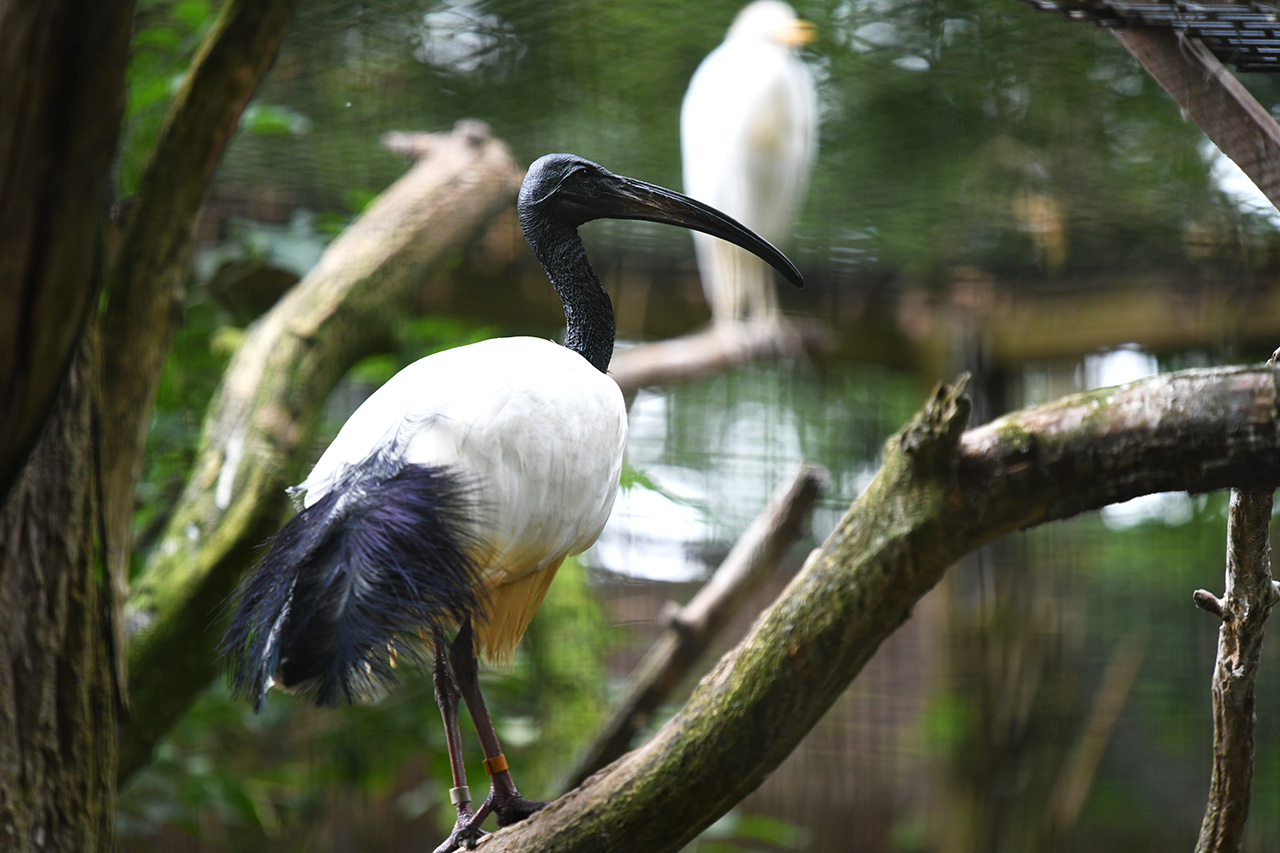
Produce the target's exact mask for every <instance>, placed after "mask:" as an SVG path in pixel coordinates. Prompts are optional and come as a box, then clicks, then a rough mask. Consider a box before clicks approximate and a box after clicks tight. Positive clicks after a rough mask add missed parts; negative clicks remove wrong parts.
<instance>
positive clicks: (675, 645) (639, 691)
mask: <svg viewBox="0 0 1280 853" xmlns="http://www.w3.org/2000/svg"><path fill="white" fill-rule="evenodd" d="M826 485H827V474H826V472H825V471H822V470H821V469H818V468H814V467H811V466H808V465H803V466H801V468H800V470H799V471H797V472H796V475H795V476H794V477H793V478H792V479H791V481H790V482H789V483H785V484H783V485H782V486H781V487H780V488H779V489H778V490H777V491H776V492H775V493H774V495H773V497H772V499H771V500H770V501H769V505H768V506H766V507H765V509H764V512H762V513H761V514H760V515H759V516H758V517H757V518H756V520H755V521H754V522H753V523H752V525H751V526H750V527H748V528H747V530H746V532H745V533H743V534H742V537H741V538H740V539H739V540H738V542H737V544H735V545H734V546H733V550H731V551H730V552H729V554H728V556H726V557H725V559H724V562H723V563H721V564H720V567H719V568H718V569H716V571H715V573H714V574H713V575H712V576H711V579H710V580H708V581H707V583H706V584H704V585H703V587H702V588H701V589H700V590H698V592H697V594H696V595H694V597H693V598H692V599H691V600H690V601H689V603H688V604H686V605H685V606H684V607H681V608H675V611H674V612H672V613H671V614H670V615H669V618H668V620H667V621H668V624H667V628H666V630H665V631H663V632H662V635H661V636H660V637H658V639H657V641H655V642H654V644H653V646H652V647H651V648H650V649H649V653H648V654H647V655H645V657H644V659H643V660H642V661H640V663H639V664H638V665H637V666H636V669H635V672H634V674H633V675H632V676H631V678H630V679H629V680H628V682H627V687H626V692H625V693H624V694H623V696H622V698H621V699H619V700H618V705H617V708H615V709H614V712H613V714H612V715H611V716H610V717H609V719H608V721H606V722H605V724H604V725H603V726H601V727H600V731H598V732H597V733H596V736H595V739H594V740H593V741H592V742H591V744H590V745H589V746H587V748H586V749H585V750H583V751H582V754H581V755H579V757H578V760H577V762H576V765H575V767H574V769H573V770H572V771H571V772H570V773H569V783H568V785H569V787H570V788H574V787H577V786H578V785H580V784H582V780H584V779H585V778H587V776H589V775H590V774H592V773H594V772H596V771H597V770H599V769H600V768H601V767H603V766H604V765H606V764H608V763H609V762H610V761H613V760H614V759H615V758H617V757H618V756H620V755H622V754H623V753H624V752H626V751H627V749H628V748H629V747H630V746H631V741H632V739H633V738H634V737H635V735H636V733H637V732H638V731H640V729H641V728H642V727H643V726H644V725H645V723H647V722H648V720H649V717H650V715H651V714H652V713H653V712H654V711H655V710H657V708H658V705H659V704H661V703H662V702H663V701H664V700H665V699H666V697H667V696H669V695H670V694H671V691H672V690H673V689H675V686H676V684H678V683H679V682H680V680H681V679H683V678H684V677H685V676H686V675H687V674H688V673H689V670H690V669H691V668H692V667H693V665H694V664H695V663H697V662H698V659H699V658H700V657H701V656H702V653H703V652H705V651H706V650H707V646H708V645H710V643H711V641H712V640H713V639H715V637H716V636H717V635H718V634H719V633H720V631H721V629H723V628H724V626H725V623H727V622H728V621H729V619H730V618H731V617H732V616H733V614H734V613H736V612H737V611H738V609H739V608H740V607H741V606H742V603H743V601H744V600H745V599H746V598H747V597H748V596H750V595H751V593H752V591H754V590H755V589H757V588H758V587H759V586H760V584H761V582H763V581H764V580H765V579H766V578H768V577H769V576H770V575H771V574H772V573H773V572H774V571H776V570H777V568H778V564H779V563H780V562H781V561H782V558H783V557H784V556H786V553H787V550H788V549H789V548H790V547H791V546H792V545H793V544H794V543H795V542H796V540H797V539H799V538H800V536H801V535H803V534H804V532H805V529H806V528H807V526H808V521H809V518H810V516H811V515H812V513H813V507H814V504H816V503H817V501H818V498H819V497H820V496H821V495H822V492H823V491H824V490H825V489H826Z"/></svg>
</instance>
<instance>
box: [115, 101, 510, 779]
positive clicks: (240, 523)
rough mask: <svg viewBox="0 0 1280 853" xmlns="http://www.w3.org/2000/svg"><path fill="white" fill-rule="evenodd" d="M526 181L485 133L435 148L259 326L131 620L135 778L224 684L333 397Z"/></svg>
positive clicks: (211, 415) (206, 431)
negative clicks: (226, 650) (225, 659)
mask: <svg viewBox="0 0 1280 853" xmlns="http://www.w3.org/2000/svg"><path fill="white" fill-rule="evenodd" d="M519 179H520V171H519V169H518V168H517V167H516V165H515V163H514V162H513V161H512V160H511V157H510V154H509V153H508V152H507V149H506V147H505V146H503V145H502V144H501V143H500V142H497V141H495V140H491V139H489V138H488V135H487V131H486V130H485V129H483V128H479V129H478V128H477V126H476V125H475V123H460V125H459V128H458V129H457V130H456V131H455V132H454V133H453V134H449V135H445V134H442V135H439V136H437V137H436V138H435V142H434V150H433V153H432V154H431V156H430V157H429V158H427V159H425V160H422V161H420V162H419V163H418V164H417V165H416V166H414V167H413V168H412V169H411V170H410V171H409V172H408V173H407V174H405V175H404V177H402V178H401V179H400V180H399V181H397V182H396V183H395V184H393V185H392V186H391V187H389V188H388V189H387V190H386V191H385V192H384V193H383V194H382V195H380V196H379V197H378V199H377V200H376V201H375V202H374V203H373V204H372V205H370V207H369V208H368V210H367V211H366V212H365V213H364V214H363V215H362V216H361V217H360V218H359V219H358V220H356V222H354V223H352V225H351V226H350V227H349V228H347V229H346V230H345V231H344V232H343V233H342V234H341V235H340V236H339V237H338V238H337V239H336V240H334V241H333V243H332V244H331V245H330V246H329V248H328V249H327V250H326V251H325V253H324V255H323V256H322V257H321V259H320V262H319V263H318V264H317V265H316V266H315V268H314V269H312V271H311V272H310V273H308V274H307V276H306V277H305V278H304V279H303V280H302V281H301V282H299V283H298V284H297V285H296V286H295V287H294V288H293V289H292V290H290V291H289V293H288V294H286V295H285V296H284V297H283V298H282V299H281V300H280V302H279V303H277V304H276V306H275V307H274V308H273V309H272V310H271V311H270V312H268V313H267V314H266V315H264V316H263V317H262V318H261V319H260V320H258V321H257V322H256V323H255V324H254V325H253V327H251V329H250V330H249V332H248V333H247V334H246V336H245V339H244V341H243V342H242V343H241V345H240V347H239V348H238V350H237V351H236V354H235V357H234V358H233V359H232V361H231V364H230V365H229V366H228V368H227V371H226V373H225V375H224V377H223V381H222V385H221V386H220V387H219V389H218V391H217V393H216V394H215V396H214V399H213V401H212V402H211V404H210V408H209V411H208V413H207V415H206V417H205V422H204V427H203V433H202V437H201V440H200V450H199V452H198V457H197V460H196V463H195V465H194V467H193V469H192V474H191V476H190V478H189V480H188V482H187V487H186V490H185V491H184V493H183V496H182V498H181V500H180V501H179V503H178V505H177V506H176V507H175V508H174V512H173V515H172V518H171V519H170V521H169V524H168V526H167V528H166V530H165V533H164V534H163V535H162V537H161V539H160V541H159V543H158V544H157V546H156V548H155V549H154V551H153V552H152V555H151V558H150V559H149V561H148V564H147V570H146V573H145V574H144V575H143V577H142V578H141V579H140V580H139V582H138V583H137V584H136V585H135V588H134V591H133V595H132V597H131V599H130V602H129V608H128V621H129V626H128V627H129V633H130V634H131V642H130V646H129V671H130V692H131V693H132V695H133V699H134V706H135V707H134V713H133V718H132V720H131V722H130V724H129V725H128V726H127V727H126V728H125V729H124V731H123V735H122V741H121V754H120V776H121V778H122V779H123V778H127V777H128V776H129V775H130V774H131V773H132V772H133V771H134V770H136V769H137V768H138V767H139V766H141V765H142V764H143V763H144V762H145V761H146V760H147V758H148V756H149V755H150V752H151V749H152V747H153V746H154V745H155V743H156V742H157V741H158V740H159V739H160V738H161V737H163V735H164V734H165V732H166V731H167V730H168V728H169V727H170V726H171V725H172V724H173V722H174V721H175V720H176V719H177V718H178V717H179V716H180V715H181V714H182V713H183V712H184V711H185V710H186V708H187V707H188V705H189V704H190V702H191V700H192V698H193V697H194V695H195V693H196V692H197V691H199V690H201V689H203V688H204V687H205V686H206V685H207V684H208V683H209V681H210V680H211V679H212V678H213V677H214V673H215V663H214V661H215V658H216V655H215V646H216V636H217V625H216V624H211V623H215V622H217V621H218V620H216V619H215V617H216V615H217V613H218V611H219V608H220V607H221V606H222V604H223V602H224V601H225V600H226V598H227V596H228V595H229V594H230V592H231V590H232V588H233V587H234V585H235V583H236V580H237V579H238V578H239V576H240V574H241V572H242V571H243V570H244V569H245V568H246V567H247V566H248V565H249V563H250V562H251V561H252V559H253V556H254V553H255V550H256V549H257V548H258V547H259V546H260V545H261V544H262V543H263V542H264V541H265V540H266V539H267V538H269V537H270V536H271V534H272V533H274V532H275V529H276V527H277V526H278V523H279V521H280V516H281V514H282V513H283V511H284V509H285V503H286V502H285V494H284V489H285V487H286V486H287V485H289V484H290V483H291V482H293V481H295V480H296V475H297V472H298V470H299V468H300V467H301V464H302V462H303V457H304V456H305V451H306V449H307V447H308V444H309V441H310V438H311V436H312V434H313V433H314V431H315V427H316V421H317V420H318V417H319V414H320V410H321V407H322V405H323V404H324V400H325V397H326V396H327V394H328V392H329V390H331V389H332V388H333V386H334V385H335V384H336V383H337V381H338V380H339V379H340V378H341V377H342V375H343V374H344V373H345V372H346V371H347V369H348V368H349V367H350V366H351V365H352V364H354V363H355V361H357V360H358V359H359V358H360V357H362V356H364V355H366V354H368V353H370V352H373V351H376V350H378V349H380V348H385V347H386V345H387V344H388V343H389V341H390V337H391V332H392V326H393V323H394V319H395V318H396V317H398V316H402V315H404V314H407V313H408V312H409V310H410V308H411V307H412V304H413V300H414V297H415V296H416V294H417V293H418V292H419V290H420V288H421V287H422V286H423V283H424V282H426V281H430V280H432V279H434V278H438V277H439V276H441V275H442V274H443V273H444V272H445V271H446V270H447V269H448V266H449V264H450V262H451V261H452V259H453V258H454V257H455V256H456V255H457V253H458V252H460V251H461V249H462V248H463V247H464V246H465V245H466V244H467V243H468V242H469V241H470V240H471V239H473V238H474V237H475V236H476V235H478V234H479V233H480V232H481V230H482V229H483V228H484V227H485V226H486V225H487V224H488V223H489V221H490V220H491V219H492V218H493V216H494V215H495V214H496V213H498V212H500V211H504V210H509V209H510V207H511V205H512V204H513V202H514V199H515V195H516V192H517V190H518V187H519Z"/></svg>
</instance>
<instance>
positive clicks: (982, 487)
mask: <svg viewBox="0 0 1280 853" xmlns="http://www.w3.org/2000/svg"><path fill="white" fill-rule="evenodd" d="M963 386H964V383H963V382H962V383H959V384H958V385H957V386H954V387H949V388H948V387H943V388H940V389H939V390H938V391H937V392H936V394H935V395H934V397H933V398H932V399H931V400H930V402H929V404H928V405H927V407H926V408H925V409H924V410H923V411H922V412H921V413H920V414H919V415H917V416H916V418H915V419H913V421H912V422H911V423H910V424H909V425H908V426H907V427H906V428H905V429H904V430H903V431H902V432H900V433H898V434H897V435H895V436H894V437H892V438H891V439H890V440H889V441H888V442H887V443H886V446H885V459H884V465H883V468H882V469H881V471H880V473H879V475H878V476H877V477H876V479H875V480H874V481H873V482H872V484H871V485H870V486H869V487H868V489H867V491H866V492H865V493H864V494H863V495H862V496H861V497H860V498H859V499H858V500H857V501H856V502H855V503H854V504H853V506H852V507H850V509H849V512H848V513H847V514H846V515H845V517H844V518H843V519H842V520H841V522H840V524H839V525H838V526H837V528H836V530H835V531H834V532H833V533H832V534H831V536H830V537H829V538H828V539H827V541H826V542H825V543H823V545H822V547H821V548H820V549H818V550H817V551H815V552H814V554H813V555H812V556H811V557H810V559H809V560H808V562H807V563H806V565H805V568H804V569H803V570H802V571H801V572H800V573H799V574H798V575H797V576H796V578H795V579H794V580H793V581H792V583H791V584H790V585H789V586H788V588H787V590H786V591H785V592H784V593H783V595H782V596H781V597H780V598H779V600H778V601H777V602H776V603H775V604H774V605H773V607H772V608H770V610H769V611H768V612H766V613H765V614H764V615H763V616H762V617H761V618H760V619H759V620H758V621H757V622H756V624H755V626H754V627H753V628H752V630H751V632H750V633H749V634H748V636H747V637H746V638H744V639H743V641H742V642H741V643H740V644H739V645H738V646H737V647H736V648H734V649H733V650H732V651H730V652H729V653H728V654H727V655H726V656H725V657H724V658H723V659H721V661H720V662H719V664H718V665H717V666H716V667H715V669H714V670H713V671H712V672H711V673H710V674H708V675H707V676H706V677H705V678H704V679H703V680H702V682H701V683H700V684H699V686H698V689H697V690H696V691H695V692H694V694H693V696H692V697H691V698H690V700H689V702H688V704H687V705H686V706H685V707H684V709H682V710H681V711H680V712H679V713H678V714H676V716H675V717H674V718H672V720H671V721H670V722H669V723H668V724H667V725H666V726H664V727H663V728H662V729H661V730H660V731H659V732H658V733H657V734H656V735H655V736H654V737H653V738H652V739H651V740H650V741H649V742H648V743H646V744H645V745H643V746H641V747H640V748H638V749H636V750H634V751H633V752H631V753H629V754H628V755H626V756H624V757H622V758H621V759H619V760H618V761H616V762H614V763H613V764H611V765H609V766H608V767H606V768H605V769H604V770H602V771H600V772H599V773H597V774H596V775H594V776H592V777H590V778H588V779H587V780H586V782H584V783H583V785H582V787H580V788H578V789H576V790H574V791H571V792H570V793H568V794H566V795H565V796H563V797H561V798H560V799H559V800H557V801H555V802H554V803H552V804H551V805H549V806H548V807H547V808H546V809H544V810H542V811H540V812H538V813H537V814H535V815H534V816H533V817H532V818H530V819H529V820H527V821H525V822H524V823H521V824H518V825H517V826H514V827H510V828H508V829H504V830H501V831H500V832H497V833H495V834H494V836H493V837H492V838H491V839H490V840H488V841H487V842H486V850H488V851H489V853H498V851H504V850H510V851H515V850H520V851H525V853H527V851H539V850H546V851H551V850H555V851H559V853H569V851H576V850H582V851H588V850H600V849H609V850H612V851H618V853H626V851H646V853H652V851H661V850H678V849H680V848H681V847H682V846H683V845H684V844H686V843H687V842H688V841H689V840H690V839H691V838H693V837H694V836H696V835H697V833H698V832H700V831H701V830H702V829H703V828H705V827H706V826H707V825H709V824H710V823H711V822H712V821H713V820H715V819H716V818H717V817H718V816H719V815H721V814H723V813H724V812H725V811H726V810H727V809H728V808H729V807H731V806H732V805H733V804H734V803H736V802H738V801H739V800H741V799H742V798H743V797H744V796H746V795H747V794H748V793H749V792H751V791H752V790H753V789H755V788H756V787H757V786H758V785H759V784H760V783H761V782H762V781H763V780H764V778H765V777H766V776H767V775H768V774H769V773H770V772H771V771H772V770H773V769H774V768H775V767H777V765H778V764H779V763H780V762H781V761H782V760H783V758H785V757H786V756H787V755H788V754H789V753H790V752H791V751H792V750H793V749H794V747H795V745H796V744H797V743H798V742H799V741H800V739H801V738H802V737H803V736H804V734H805V733H806V732H808V731H809V730H810V729H811V728H812V727H813V726H814V725H815V724H816V723H817V721H818V720H819V719H820V718H821V716H822V714H823V713H825V712H826V710H827V709H828V708H829V707H830V706H831V704H832V703H833V702H834V701H835V699H836V698H837V697H838V696H839V695H840V693H841V692H842V691H843V690H844V689H845V688H846V687H847V686H848V684H849V683H850V681H852V680H853V678H854V676H856V675H857V673H858V672H859V671H860V670H861V669H862V667H863V666H865V664H866V663H867V661H868V660H870V658H871V656H872V655H874V654H875V651H876V649H877V648H878V647H879V645H880V643H881V642H883V641H884V639H885V638H886V637H888V636H889V634H891V633H892V632H893V631H894V630H895V629H896V628H897V627H898V626H899V625H901V624H902V623H903V622H904V621H905V620H906V619H907V618H908V617H909V616H910V613H911V609H912V607H913V606H914V605H915V603H916V602H917V601H918V600H919V599H920V597H921V596H922V595H924V593H925V592H927V591H928V590H929V589H930V588H932V587H933V586H934V585H935V584H936V583H937V582H938V580H939V579H940V578H941V577H942V575H943V573H944V572H945V571H946V569H947V567H948V566H950V565H951V564H952V563H953V562H955V560H956V559H958V558H959V557H960V556H962V555H964V554H965V553H967V552H969V551H971V550H973V549H974V548H976V547H978V546H979V545H982V544H984V543H985V542H988V541H990V540H991V539H993V538H995V537H997V536H999V535H1002V534H1004V533H1007V532H1009V531H1012V530H1016V529H1020V528H1024V527H1028V526H1032V525H1035V524H1041V523H1044V522H1047V521H1053V520H1056V519H1060V518H1065V517H1067V516H1070V515H1074V514H1076V513H1079V512H1082V511H1084V510H1087V509H1094V508H1098V507H1101V506H1104V505H1106V504H1108V503H1111V502H1114V501H1118V500H1125V499H1127V498H1131V497H1134V496H1136V495H1139V494H1145V493H1148V492H1151V491H1162V490H1174V489H1188V490H1193V491H1205V490H1211V489H1220V488H1226V487H1228V486H1230V485H1231V484H1233V483H1239V484H1242V485H1246V486H1250V487H1267V488H1269V487H1272V486H1274V485H1275V484H1276V483H1277V482H1280V410H1278V408H1277V375H1276V372H1275V371H1274V370H1273V369H1272V368H1270V367H1266V368H1227V369H1219V370H1202V371H1187V372H1184V373H1177V374H1170V375H1167V376H1160V377H1153V378H1151V379H1147V380H1143V381H1141V382H1137V383H1133V384H1132V385H1128V386H1122V387H1120V388H1109V389H1103V390H1100V391H1095V392H1091V393H1088V394H1082V395H1077V396H1074V397H1069V398H1066V399H1064V400H1061V401H1059V402H1057V403H1053V404H1050V405H1047V406H1042V407H1039V408H1036V409H1029V410H1025V411H1022V412H1016V413H1014V414H1011V415H1008V416H1006V417H1004V418H1000V419H998V420H996V421H993V422H992V423H990V424H987V425H985V426H983V427H980V428H978V429H975V430H972V431H970V432H963V428H964V425H965V422H966V420H967V417H968V411H969V406H968V401H967V400H966V398H965V397H964V395H963Z"/></svg>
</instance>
